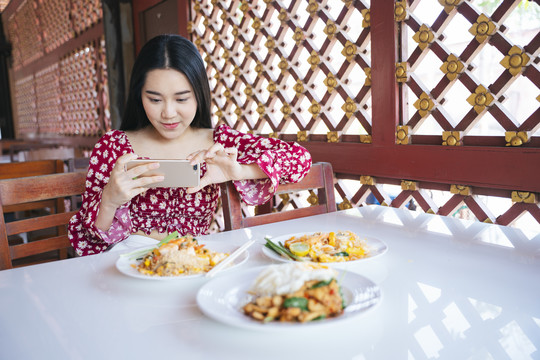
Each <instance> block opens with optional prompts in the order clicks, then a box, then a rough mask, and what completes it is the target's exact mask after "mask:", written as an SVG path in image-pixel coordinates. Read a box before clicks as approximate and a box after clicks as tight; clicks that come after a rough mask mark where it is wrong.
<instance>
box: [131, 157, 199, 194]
mask: <svg viewBox="0 0 540 360" xmlns="http://www.w3.org/2000/svg"><path fill="white" fill-rule="evenodd" d="M154 162H158V163H159V168H157V169H152V170H148V171H146V172H145V173H143V174H142V175H144V176H155V175H162V176H165V179H164V180H163V181H160V182H157V183H153V184H148V185H146V187H150V188H156V187H195V186H199V181H200V173H201V169H200V168H201V167H200V166H199V164H195V165H191V164H190V163H189V161H188V160H180V159H136V160H131V161H130V162H128V163H127V164H126V170H129V169H131V168H133V167H135V166H138V165H141V164H148V163H154Z"/></svg>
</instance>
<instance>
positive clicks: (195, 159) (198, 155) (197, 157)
mask: <svg viewBox="0 0 540 360" xmlns="http://www.w3.org/2000/svg"><path fill="white" fill-rule="evenodd" d="M205 153H206V150H199V151H196V152H194V153H191V154H189V155H188V157H187V159H188V160H189V163H190V164H191V165H195V164H198V163H200V162H202V161H203V160H204V155H205Z"/></svg>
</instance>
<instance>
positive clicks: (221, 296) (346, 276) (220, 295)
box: [197, 266, 381, 331]
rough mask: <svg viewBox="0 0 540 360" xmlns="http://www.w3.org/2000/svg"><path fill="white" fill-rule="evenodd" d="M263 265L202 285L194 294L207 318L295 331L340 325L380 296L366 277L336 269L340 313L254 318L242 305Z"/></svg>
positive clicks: (247, 325) (231, 323) (251, 298)
mask: <svg viewBox="0 0 540 360" xmlns="http://www.w3.org/2000/svg"><path fill="white" fill-rule="evenodd" d="M264 269H265V267H264V266H263V267H257V268H251V269H249V270H247V271H243V272H231V273H229V274H226V275H223V276H220V277H219V278H216V279H213V280H211V281H209V282H207V283H206V284H204V285H203V286H202V287H201V289H200V290H199V291H198V293H197V304H198V306H199V308H200V309H201V311H202V312H203V313H204V314H205V315H206V316H208V317H210V318H212V319H214V320H216V321H219V322H222V323H224V324H227V325H232V326H237V327H241V328H246V329H253V330H262V331H283V330H297V329H305V328H312V327H326V326H332V325H335V324H342V323H343V322H345V321H349V320H352V319H354V318H356V317H357V316H360V315H362V314H364V313H365V312H367V311H369V310H370V309H372V308H373V307H374V306H376V305H377V304H378V303H379V302H380V299H381V293H380V289H379V287H378V286H377V285H376V284H375V283H374V282H372V281H371V280H369V279H368V278H366V277H364V276H362V275H359V274H356V273H353V272H348V271H345V270H337V272H338V276H337V279H338V282H339V284H340V286H341V293H342V295H343V301H344V304H345V309H344V311H343V313H342V314H340V315H338V316H336V317H332V318H325V319H321V320H314V321H309V322H284V321H269V322H264V321H257V320H255V319H254V318H252V317H250V316H248V315H246V313H245V312H244V307H245V306H246V304H248V303H250V302H252V301H254V299H256V296H255V295H253V294H252V293H251V291H250V290H251V285H252V283H253V282H254V281H255V280H256V278H257V276H258V275H259V274H260V272H261V271H262V270H264Z"/></svg>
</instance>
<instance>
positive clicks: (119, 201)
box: [101, 153, 164, 209]
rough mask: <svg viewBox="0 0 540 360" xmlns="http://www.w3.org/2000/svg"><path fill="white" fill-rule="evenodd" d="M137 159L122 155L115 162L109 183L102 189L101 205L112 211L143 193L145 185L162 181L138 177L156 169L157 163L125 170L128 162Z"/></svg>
mask: <svg viewBox="0 0 540 360" xmlns="http://www.w3.org/2000/svg"><path fill="white" fill-rule="evenodd" d="M134 159H137V155H136V154H133V153H129V154H124V155H122V156H120V157H119V158H118V159H117V160H116V164H115V165H114V168H113V170H112V171H111V174H110V176H109V182H108V183H107V185H105V187H104V188H103V194H102V198H101V204H102V205H103V206H106V207H111V208H114V209H117V208H119V207H120V206H121V205H123V204H125V203H126V202H128V201H130V200H131V199H133V198H134V197H135V196H137V195H139V194H141V193H143V192H145V191H146V190H147V189H148V188H146V187H145V185H148V184H153V183H156V182H160V181H163V179H164V177H163V176H140V175H142V174H143V173H145V172H147V171H148V170H150V169H157V168H158V167H159V163H157V162H155V163H145V164H141V165H137V166H134V167H132V168H131V169H129V170H126V165H127V163H128V162H129V161H131V160H134Z"/></svg>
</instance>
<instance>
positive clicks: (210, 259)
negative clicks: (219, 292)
mask: <svg viewBox="0 0 540 360" xmlns="http://www.w3.org/2000/svg"><path fill="white" fill-rule="evenodd" d="M156 249H162V247H153V248H152V247H148V246H146V247H142V248H140V249H138V250H135V251H132V252H129V253H126V254H122V255H120V256H119V258H118V260H117V261H116V268H117V269H118V270H119V271H120V272H121V273H123V274H125V275H127V276H130V277H134V278H139V279H146V280H158V281H159V280H165V281H170V280H187V279H193V278H198V277H201V276H204V275H205V274H206V273H207V272H208V271H209V270H210V269H212V267H213V266H214V265H217V264H218V263H219V261H221V260H223V259H225V258H226V257H227V256H228V255H229V254H231V253H232V252H233V251H234V250H236V247H235V246H233V245H231V244H228V243H224V242H220V241H200V242H197V245H196V246H195V247H194V249H192V248H191V247H189V248H188V249H187V250H189V251H185V253H186V254H183V253H179V254H178V255H177V256H174V255H175V254H173V256H172V258H173V261H181V262H184V263H186V261H187V263H188V264H189V266H188V267H186V266H185V264H181V265H182V266H181V268H182V270H181V271H180V272H179V271H175V272H172V271H171V270H170V269H168V268H169V262H170V261H171V260H165V261H163V260H162V262H163V265H161V264H160V263H159V259H157V258H156V257H155V256H154V257H152V251H155V250H156ZM158 253H159V252H158ZM141 254H144V255H141ZM207 254H208V255H207ZM160 255H162V254H160ZM248 258H249V252H248V251H245V252H244V253H242V254H241V255H240V256H239V257H238V258H236V259H235V260H234V261H233V262H232V263H231V264H229V265H228V266H227V268H225V269H224V270H223V271H227V270H229V269H232V268H235V267H237V266H240V265H241V264H243V263H245V262H246V261H247V259H248ZM201 262H202V265H199V264H201ZM145 263H146V266H145ZM175 267H178V266H175ZM173 268H174V267H173ZM162 269H165V270H162ZM190 269H192V270H194V271H189V270H190ZM186 270H188V271H186Z"/></svg>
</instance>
